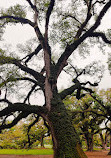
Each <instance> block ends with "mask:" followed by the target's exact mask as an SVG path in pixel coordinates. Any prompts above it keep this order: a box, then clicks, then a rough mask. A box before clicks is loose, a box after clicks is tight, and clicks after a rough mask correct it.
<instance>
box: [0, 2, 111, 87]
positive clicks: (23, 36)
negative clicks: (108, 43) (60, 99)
mask: <svg viewBox="0 0 111 158" xmlns="http://www.w3.org/2000/svg"><path fill="white" fill-rule="evenodd" d="M17 2H18V0H0V7H4V8H6V7H7V8H8V7H9V6H10V5H12V4H13V5H15V4H17ZM20 2H21V4H23V3H24V2H25V0H19V4H20ZM108 15H109V16H106V18H105V19H104V22H103V23H102V27H101V29H104V28H106V27H107V26H108V27H109V26H110V28H111V9H110V10H109V12H108ZM33 36H34V37H35V34H34V31H33V29H32V28H31V27H29V26H28V25H25V26H21V27H15V26H8V27H7V29H6V31H5V33H4V36H3V38H4V39H5V41H2V42H1V43H2V44H5V43H8V44H13V47H14V46H15V45H16V44H17V43H24V42H25V41H27V40H28V39H30V38H31V37H33ZM93 51H94V52H93V53H92V54H91V56H90V58H88V59H86V60H85V62H87V61H93V60H97V59H99V60H100V61H102V62H103V63H105V62H107V54H106V55H104V54H102V53H100V52H97V50H96V49H95V50H93ZM108 51H110V49H108ZM81 63H82V61H81V60H78V65H81ZM106 69H107V65H106ZM63 80H64V82H63V81H62V80H61V79H60V80H59V82H58V84H59V86H60V87H61V88H62V87H64V88H65V85H66V84H65V85H64V84H62V83H67V81H68V79H67V78H66V77H65V78H64V79H63ZM100 87H101V88H105V89H106V88H111V76H110V74H109V71H108V70H106V71H105V74H104V77H103V79H102V81H101V83H100Z"/></svg>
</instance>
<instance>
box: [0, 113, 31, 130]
mask: <svg viewBox="0 0 111 158" xmlns="http://www.w3.org/2000/svg"><path fill="white" fill-rule="evenodd" d="M28 115H29V113H27V112H21V113H20V114H19V115H18V116H17V117H16V118H14V120H13V121H12V122H11V123H8V124H5V123H3V124H2V125H0V132H1V130H3V129H7V128H11V127H13V126H15V125H16V124H17V123H18V122H19V121H20V120H21V119H22V118H26V117H27V116H28Z"/></svg>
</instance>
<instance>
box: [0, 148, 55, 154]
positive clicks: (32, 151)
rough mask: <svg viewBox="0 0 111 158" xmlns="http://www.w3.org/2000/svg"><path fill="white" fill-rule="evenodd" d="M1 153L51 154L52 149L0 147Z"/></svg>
mask: <svg viewBox="0 0 111 158" xmlns="http://www.w3.org/2000/svg"><path fill="white" fill-rule="evenodd" d="M1 154H3V155H4V154H5V155H7V154H10V155H53V150H52V149H29V150H27V149H21V150H18V149H0V155H1Z"/></svg>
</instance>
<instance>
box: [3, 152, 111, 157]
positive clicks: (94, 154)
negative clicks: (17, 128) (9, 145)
mask: <svg viewBox="0 0 111 158" xmlns="http://www.w3.org/2000/svg"><path fill="white" fill-rule="evenodd" d="M85 153H86V155H87V157H88V158H111V155H107V154H108V151H94V152H89V151H87V152H85ZM0 158H53V155H0Z"/></svg>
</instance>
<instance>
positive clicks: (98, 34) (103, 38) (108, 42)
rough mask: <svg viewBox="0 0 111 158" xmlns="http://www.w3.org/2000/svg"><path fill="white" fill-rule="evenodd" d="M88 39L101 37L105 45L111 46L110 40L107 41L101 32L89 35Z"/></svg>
mask: <svg viewBox="0 0 111 158" xmlns="http://www.w3.org/2000/svg"><path fill="white" fill-rule="evenodd" d="M89 37H101V38H102V40H103V41H104V42H105V43H107V44H111V40H108V39H107V37H106V35H105V34H104V33H103V32H93V33H92V34H91V35H89Z"/></svg>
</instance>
